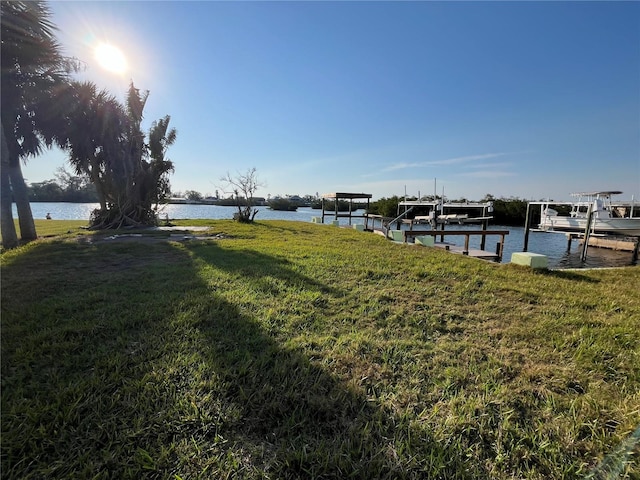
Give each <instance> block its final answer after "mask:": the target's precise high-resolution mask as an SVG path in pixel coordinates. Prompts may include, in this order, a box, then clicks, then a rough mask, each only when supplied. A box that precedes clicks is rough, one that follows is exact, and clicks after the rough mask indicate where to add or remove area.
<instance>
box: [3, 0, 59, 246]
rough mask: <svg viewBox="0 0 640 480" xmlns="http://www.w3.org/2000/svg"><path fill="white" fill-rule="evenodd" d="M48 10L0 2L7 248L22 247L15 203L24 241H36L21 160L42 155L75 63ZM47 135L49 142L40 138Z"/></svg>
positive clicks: (25, 3) (36, 3) (30, 3)
mask: <svg viewBox="0 0 640 480" xmlns="http://www.w3.org/2000/svg"><path fill="white" fill-rule="evenodd" d="M49 16H50V15H49V10H48V8H47V6H46V4H45V3H44V2H41V1H6V0H3V1H2V2H0V17H1V25H2V47H1V52H0V59H1V65H2V75H1V76H2V79H1V90H0V95H1V102H2V109H1V120H2V122H1V126H2V138H3V144H2V169H1V170H0V175H1V176H2V178H1V184H2V190H3V193H2V197H1V199H0V201H1V202H2V206H1V209H0V211H1V214H2V219H1V221H0V228H1V233H2V238H3V244H4V246H5V248H11V247H14V246H15V245H17V236H16V232H15V226H14V224H13V215H12V214H11V193H13V197H14V199H15V202H16V206H17V210H18V218H19V224H20V235H21V238H22V239H23V240H33V239H35V238H37V235H36V229H35V224H34V222H33V215H32V213H31V207H30V205H29V198H28V194H27V188H26V184H25V181H24V177H23V176H22V169H21V168H20V160H26V159H27V158H28V157H29V156H30V155H37V154H39V153H40V152H41V150H42V147H43V141H44V144H45V145H49V144H48V142H47V136H48V135H47V134H46V131H47V129H48V128H49V127H51V125H52V123H51V120H52V118H53V117H52V110H51V100H50V99H51V98H52V97H53V96H55V93H56V89H57V88H58V87H59V86H60V85H61V84H62V83H63V82H64V80H65V79H66V74H67V72H68V71H69V66H70V62H69V61H67V60H65V59H64V57H63V56H62V55H61V53H60V46H59V45H58V43H57V41H56V39H55V37H54V34H53V32H54V30H55V27H54V25H53V24H52V23H51V22H50V21H49ZM41 135H44V136H41Z"/></svg>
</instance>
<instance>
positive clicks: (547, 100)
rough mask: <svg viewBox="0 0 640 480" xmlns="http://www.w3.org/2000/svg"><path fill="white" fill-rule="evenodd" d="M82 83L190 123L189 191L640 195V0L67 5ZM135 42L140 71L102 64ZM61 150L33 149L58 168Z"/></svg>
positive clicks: (178, 178)
mask: <svg viewBox="0 0 640 480" xmlns="http://www.w3.org/2000/svg"><path fill="white" fill-rule="evenodd" d="M50 7H51V10H52V14H53V16H52V20H53V22H54V23H55V24H56V25H57V26H58V28H59V40H60V42H61V44H62V46H63V48H64V52H65V54H67V55H70V56H76V57H78V58H80V59H81V60H83V61H85V62H86V64H87V70H86V72H85V73H83V74H82V76H81V79H89V80H92V81H94V82H95V83H96V84H97V85H98V86H100V87H102V88H105V89H107V90H109V91H110V92H112V93H113V94H115V95H116V96H117V97H118V98H120V99H121V100H122V99H124V94H125V91H126V88H127V85H128V83H129V81H130V80H131V79H132V80H133V81H134V83H135V84H136V86H137V87H138V88H140V89H143V90H150V92H151V93H150V97H149V101H148V103H147V109H146V116H145V118H146V126H147V127H148V126H149V125H150V123H151V121H152V120H155V119H157V118H160V117H162V116H164V115H166V114H169V115H171V123H172V125H173V126H174V127H175V128H176V129H177V130H178V138H177V141H176V143H175V144H174V145H173V146H172V147H171V148H170V149H169V151H168V157H169V158H170V159H171V160H173V162H174V164H175V173H174V174H173V176H172V177H171V184H172V187H173V190H174V191H185V190H197V191H199V192H201V193H203V194H213V193H214V192H215V191H216V190H220V191H222V188H221V187H222V185H223V182H221V181H220V178H221V177H222V176H224V175H225V174H226V173H227V172H229V173H231V174H232V175H235V174H236V173H237V172H245V171H246V170H247V169H249V168H252V167H255V168H256V169H257V173H258V176H259V178H260V180H261V181H262V182H264V183H266V187H264V188H262V189H261V190H260V191H259V192H258V194H259V195H262V196H265V197H266V196H267V195H271V196H276V195H294V194H298V195H305V194H315V193H316V192H318V193H321V194H322V193H326V192H334V191H347V192H365V193H371V194H373V196H374V199H376V198H380V197H390V196H392V195H403V194H404V193H405V191H406V192H407V193H408V194H409V195H417V194H418V192H420V193H421V194H429V193H432V192H433V190H434V183H435V182H434V180H436V181H437V190H438V194H441V193H442V189H443V188H444V193H445V195H446V196H447V197H448V198H451V199H457V198H461V197H465V198H468V199H472V200H477V199H480V198H482V197H483V196H484V195H485V194H486V193H491V194H493V195H495V196H496V197H502V196H504V197H511V196H514V197H519V198H527V199H541V198H552V199H556V200H562V199H569V198H570V197H569V194H570V193H571V192H576V191H587V190H612V189H613V190H622V191H623V192H624V195H623V196H622V197H621V199H629V198H631V195H634V196H635V198H636V199H640V3H639V2H566V3H565V2H337V1H336V2H294V1H291V2H269V1H265V2H210V1H200V2H181V1H173V2H144V1H140V2H51V3H50ZM99 41H103V42H109V43H111V44H113V45H115V46H117V47H119V48H120V49H121V50H122V51H123V52H124V54H125V56H126V57H127V60H128V62H129V65H130V68H129V70H128V71H127V72H126V73H125V74H124V75H116V74H113V73H109V72H107V71H106V70H104V69H102V68H101V67H99V66H98V65H97V64H96V61H95V60H94V59H93V53H92V49H93V48H94V47H95V45H96V44H97V42H99ZM64 162H65V157H64V155H63V154H62V153H61V152H59V151H50V152H46V153H45V154H43V155H42V156H41V157H39V158H36V159H31V160H30V161H29V163H28V165H26V166H25V169H24V170H25V171H24V174H25V177H26V178H27V181H30V182H36V181H42V180H45V179H49V178H53V176H54V171H55V169H56V168H58V167H59V166H61V165H63V164H64Z"/></svg>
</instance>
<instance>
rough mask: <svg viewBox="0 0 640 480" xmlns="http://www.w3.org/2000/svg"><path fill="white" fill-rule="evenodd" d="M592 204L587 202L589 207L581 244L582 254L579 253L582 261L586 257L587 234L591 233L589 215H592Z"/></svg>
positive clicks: (587, 246)
mask: <svg viewBox="0 0 640 480" xmlns="http://www.w3.org/2000/svg"><path fill="white" fill-rule="evenodd" d="M592 206H593V204H589V208H588V209H587V227H586V228H585V229H584V243H583V244H582V255H580V260H581V261H583V262H584V261H585V260H586V259H587V250H588V249H589V234H590V233H591V217H592V216H593V212H592Z"/></svg>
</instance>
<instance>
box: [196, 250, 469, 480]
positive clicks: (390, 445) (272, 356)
mask: <svg viewBox="0 0 640 480" xmlns="http://www.w3.org/2000/svg"><path fill="white" fill-rule="evenodd" d="M192 253H194V259H196V261H204V262H206V263H207V264H209V265H211V266H213V267H216V268H222V269H225V270H227V271H229V272H235V271H240V272H241V273H242V276H243V281H244V282H246V283H248V284H255V285H260V284H261V283H262V282H263V277H264V276H265V275H269V276H276V277H278V278H279V279H280V280H282V281H284V282H286V283H290V284H293V285H295V286H296V288H300V287H301V286H302V288H304V289H307V290H311V291H319V292H322V293H323V294H332V295H340V294H341V292H339V291H336V290H335V289H333V288H330V287H328V286H326V285H323V284H321V283H319V282H317V281H315V280H314V279H312V278H309V277H306V276H304V275H301V274H299V273H297V272H294V271H293V270H291V268H290V266H289V264H288V263H287V262H283V261H282V260H280V259H276V258H274V257H271V256H268V255H264V254H261V253H258V252H254V251H250V252H246V251H241V252H230V251H221V250H219V249H218V248H217V247H216V246H208V247H207V248H196V249H193V250H192ZM223 259H224V260H223ZM210 302H211V303H210V305H209V308H207V309H206V311H203V312H202V313H201V315H199V318H200V323H199V330H200V331H201V332H202V334H203V337H204V338H205V339H206V346H207V348H208V350H207V351H206V352H205V356H206V357H207V358H208V359H209V364H210V366H211V367H212V368H213V370H214V371H215V372H217V374H218V375H220V376H221V377H222V379H223V383H224V384H225V385H227V386H228V389H227V391H226V392H225V398H226V400H227V401H228V402H229V403H230V404H232V405H234V408H235V411H237V417H236V420H235V423H234V424H233V425H228V428H227V429H224V430H223V432H222V433H221V434H222V435H223V436H224V432H225V431H226V432H227V433H228V434H229V439H233V440H232V441H233V443H234V445H235V446H236V447H239V448H241V449H242V450H243V451H244V452H245V454H246V456H247V457H246V458H250V459H251V460H249V463H252V464H253V466H254V467H258V468H259V469H260V470H261V471H262V472H263V473H265V474H267V475H273V478H346V477H349V478H424V476H425V473H426V472H428V475H429V476H430V478H438V477H441V478H465V477H466V476H467V472H468V471H469V466H468V465H465V464H464V462H463V461H461V460H459V459H458V458H457V456H456V455H455V454H454V453H453V452H452V451H447V448H446V447H444V446H443V445H441V444H439V443H437V442H436V441H434V439H433V438H431V436H430V434H429V432H428V431H426V430H425V429H424V428H422V427H421V426H420V425H419V424H418V423H417V422H414V421H412V419H410V418H407V417H404V418H400V417H399V416H397V415H395V414H394V413H392V412H391V411H390V410H389V409H388V408H386V407H384V406H383V405H382V404H381V403H380V402H378V400H377V399H375V398H374V399H371V398H367V396H366V393H365V392H364V391H363V390H362V389H361V388H360V387H359V386H358V385H357V382H356V383H354V384H350V385H345V384H344V383H342V382H340V381H338V380H337V379H336V378H334V377H333V376H332V375H330V374H329V373H328V372H326V371H325V370H324V369H323V368H321V366H319V365H317V364H315V363H314V362H312V361H311V360H310V359H309V358H308V357H307V356H306V355H305V354H304V353H302V352H301V351H299V350H297V349H294V348H287V347H285V346H283V345H282V344H281V343H279V342H278V341H277V340H276V339H275V338H273V337H271V336H270V335H268V334H267V333H266V332H265V330H264V328H263V327H262V326H261V322H260V319H259V318H256V317H255V316H254V315H252V314H249V313H248V312H246V311H241V310H240V309H238V308H237V306H236V305H234V304H231V303H230V302H228V301H224V300H222V299H221V298H219V297H215V296H213V297H211V298H210Z"/></svg>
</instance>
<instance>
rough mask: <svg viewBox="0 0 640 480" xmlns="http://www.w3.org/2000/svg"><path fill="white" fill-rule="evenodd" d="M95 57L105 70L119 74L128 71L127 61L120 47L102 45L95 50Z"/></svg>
mask: <svg viewBox="0 0 640 480" xmlns="http://www.w3.org/2000/svg"><path fill="white" fill-rule="evenodd" d="M95 57H96V60H97V61H98V63H99V64H100V66H101V67H102V68H104V69H105V70H108V71H110V72H113V73H118V74H121V73H124V72H125V71H126V70H127V59H126V58H125V56H124V54H123V53H122V51H121V50H120V49H119V48H118V47H114V46H113V45H109V44H108V43H101V44H100V45H98V46H97V47H96V49H95Z"/></svg>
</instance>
